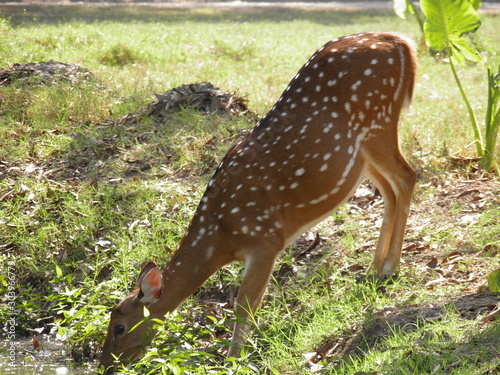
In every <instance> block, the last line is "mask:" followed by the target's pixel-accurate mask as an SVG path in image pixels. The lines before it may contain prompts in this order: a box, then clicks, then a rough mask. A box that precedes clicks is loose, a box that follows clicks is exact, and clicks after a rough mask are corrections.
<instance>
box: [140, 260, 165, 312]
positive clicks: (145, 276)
mask: <svg viewBox="0 0 500 375" xmlns="http://www.w3.org/2000/svg"><path fill="white" fill-rule="evenodd" d="M137 286H138V287H139V289H140V291H139V301H141V302H142V303H152V302H156V301H158V299H159V298H160V295H161V290H162V287H163V278H162V275H161V271H160V270H159V269H158V267H157V266H156V264H154V263H153V262H149V263H148V264H146V265H145V266H144V268H143V269H142V271H141V273H140V274H139V277H138V278H137Z"/></svg>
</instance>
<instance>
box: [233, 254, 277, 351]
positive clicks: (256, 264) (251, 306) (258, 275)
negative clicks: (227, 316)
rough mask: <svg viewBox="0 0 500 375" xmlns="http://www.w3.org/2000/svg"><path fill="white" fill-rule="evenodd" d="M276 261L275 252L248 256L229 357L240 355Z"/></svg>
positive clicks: (236, 308) (236, 310)
mask: <svg viewBox="0 0 500 375" xmlns="http://www.w3.org/2000/svg"><path fill="white" fill-rule="evenodd" d="M274 262H275V254H273V256H271V257H269V256H265V255H263V254H253V253H251V254H249V255H248V256H247V257H246V261H245V272H244V274H243V280H242V282H241V286H240V290H239V292H238V297H237V298H236V306H235V312H236V319H237V321H236V323H235V324H234V329H233V339H232V344H231V347H230V348H229V350H228V352H227V356H228V357H239V356H240V351H241V347H242V345H243V344H244V342H245V340H246V335H247V332H248V330H249V329H250V320H251V318H252V316H253V314H254V313H255V311H256V310H257V308H258V307H259V304H260V302H261V300H262V296H263V295H264V292H265V290H266V287H267V284H268V283H269V279H270V277H271V273H272V271H273V267H274Z"/></svg>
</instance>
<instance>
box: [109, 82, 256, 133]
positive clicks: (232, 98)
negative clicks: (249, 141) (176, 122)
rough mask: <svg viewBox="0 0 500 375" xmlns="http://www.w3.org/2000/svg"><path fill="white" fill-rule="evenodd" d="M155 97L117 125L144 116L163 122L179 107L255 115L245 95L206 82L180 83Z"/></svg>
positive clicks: (235, 114)
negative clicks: (248, 105) (180, 84)
mask: <svg viewBox="0 0 500 375" xmlns="http://www.w3.org/2000/svg"><path fill="white" fill-rule="evenodd" d="M155 96H156V100H155V101H154V102H152V103H150V104H149V105H148V107H147V108H146V109H143V110H141V111H139V112H137V113H130V114H128V115H126V116H124V117H122V118H121V119H120V120H119V121H118V124H120V125H123V124H134V123H137V122H139V121H141V120H144V119H145V118H147V117H152V118H153V119H154V120H155V121H157V122H165V121H168V120H169V119H170V116H171V115H172V113H175V112H177V111H179V110H180V109H181V108H193V109H195V110H197V111H199V112H201V113H203V114H218V115H221V116H224V117H226V118H233V117H234V116H240V115H251V116H254V117H256V115H255V114H254V113H253V112H251V111H250V110H249V109H248V107H247V100H246V99H245V98H242V97H240V96H237V95H236V94H234V93H229V92H226V91H223V90H221V89H220V88H218V87H216V86H214V85H213V84H211V83H210V82H199V83H192V84H186V85H182V86H179V87H175V88H173V89H171V90H168V91H165V92H164V93H163V94H155Z"/></svg>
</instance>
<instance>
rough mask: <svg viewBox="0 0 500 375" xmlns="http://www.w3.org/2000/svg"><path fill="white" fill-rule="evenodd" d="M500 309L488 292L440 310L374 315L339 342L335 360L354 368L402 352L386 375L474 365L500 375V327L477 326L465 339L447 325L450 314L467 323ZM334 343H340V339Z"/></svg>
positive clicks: (498, 297) (460, 299)
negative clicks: (365, 360)
mask: <svg viewBox="0 0 500 375" xmlns="http://www.w3.org/2000/svg"><path fill="white" fill-rule="evenodd" d="M499 303H500V295H499V294H498V293H497V294H493V293H488V292H487V293H475V294H470V295H464V296H460V297H457V298H454V299H450V300H449V301H447V302H445V303H442V304H439V305H429V306H422V307H418V308H405V309H404V310H396V309H394V308H387V309H385V310H382V311H380V312H377V313H376V314H374V315H371V314H372V313H369V316H368V317H367V319H365V322H364V324H363V326H362V327H361V328H360V329H359V330H358V331H357V332H356V333H355V334H354V335H353V336H351V337H349V338H348V337H345V338H344V341H343V342H342V341H340V342H341V344H340V345H337V347H336V349H335V352H334V353H332V354H333V355H334V356H335V357H337V358H341V359H342V360H343V361H347V362H350V361H353V360H356V358H363V357H366V356H368V355H370V354H371V353H372V352H373V351H378V352H386V351H402V355H401V356H400V357H399V358H398V359H397V360H395V361H393V362H392V363H390V364H388V366H386V367H385V371H386V372H384V373H391V374H406V373H415V372H412V371H411V370H417V369H418V371H420V372H419V373H456V372H455V371H461V370H462V369H464V368H467V366H469V365H470V366H474V367H473V368H474V369H477V368H481V369H483V370H485V371H486V372H484V374H489V373H491V374H493V373H498V372H497V371H498V370H500V359H499V357H498V347H500V323H499V322H498V321H496V322H493V323H484V324H483V325H482V329H478V327H477V326H475V327H474V328H471V329H470V330H469V331H468V334H466V335H464V336H462V337H452V335H451V334H450V333H448V330H449V329H450V326H449V325H448V326H447V325H446V324H447V323H449V321H450V320H451V319H449V314H452V315H456V319H457V320H458V321H462V322H465V321H474V320H481V319H482V318H483V317H484V316H485V315H487V314H488V313H489V312H490V311H491V309H493V308H494V307H495V306H497V304H499ZM447 315H448V317H447ZM458 324H461V323H458ZM451 329H452V328H451ZM396 337H397V338H396ZM331 340H332V341H335V340H337V342H338V340H339V338H338V337H337V338H332V339H331ZM404 369H407V370H408V371H410V372H405V370H404Z"/></svg>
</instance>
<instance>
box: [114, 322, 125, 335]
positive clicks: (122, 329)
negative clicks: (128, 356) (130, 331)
mask: <svg viewBox="0 0 500 375" xmlns="http://www.w3.org/2000/svg"><path fill="white" fill-rule="evenodd" d="M124 333H125V326H124V325H123V324H118V325H116V326H115V336H119V335H123V334H124Z"/></svg>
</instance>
